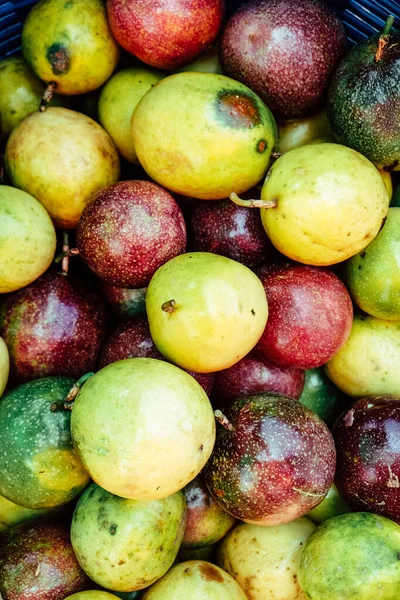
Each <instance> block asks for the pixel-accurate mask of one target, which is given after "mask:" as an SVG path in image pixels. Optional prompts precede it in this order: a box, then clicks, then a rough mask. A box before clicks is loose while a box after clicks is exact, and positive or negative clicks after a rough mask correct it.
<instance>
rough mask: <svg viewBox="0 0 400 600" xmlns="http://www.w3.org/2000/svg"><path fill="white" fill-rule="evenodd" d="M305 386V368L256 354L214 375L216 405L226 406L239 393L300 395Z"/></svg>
mask: <svg viewBox="0 0 400 600" xmlns="http://www.w3.org/2000/svg"><path fill="white" fill-rule="evenodd" d="M303 387H304V371H302V370H300V369H282V368H281V367H277V366H276V365H271V364H268V363H267V362H264V361H263V360H261V359H260V358H258V357H257V356H252V355H248V356H245V357H244V358H242V360H240V361H239V362H238V363H236V364H235V365H233V366H232V367H229V369H224V370H223V371H219V372H218V373H216V375H215V383H214V391H213V399H215V400H213V404H214V406H224V405H226V404H228V403H229V401H231V400H234V399H235V398H238V397H239V396H248V395H250V394H258V393H263V392H275V393H277V394H284V395H285V396H290V397H291V398H296V399H298V398H300V396H301V392H302V391H303Z"/></svg>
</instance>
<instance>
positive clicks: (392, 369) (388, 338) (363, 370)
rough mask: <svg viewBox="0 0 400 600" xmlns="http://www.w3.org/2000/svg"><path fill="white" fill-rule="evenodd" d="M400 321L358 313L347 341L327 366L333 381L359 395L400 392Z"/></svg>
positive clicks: (342, 388) (350, 394)
mask: <svg viewBox="0 0 400 600" xmlns="http://www.w3.org/2000/svg"><path fill="white" fill-rule="evenodd" d="M399 365H400V321H384V320H382V319H376V318H375V317H370V316H366V315H356V316H355V317H354V322H353V327H352V330H351V333H350V337H349V339H348V340H347V342H346V344H345V345H344V346H343V347H342V348H341V349H340V350H339V352H337V353H336V354H335V356H334V357H333V358H331V360H330V361H329V362H328V363H327V364H326V365H325V371H326V374H327V375H328V377H329V378H330V379H331V380H332V381H333V383H334V384H335V385H336V386H337V387H338V388H339V389H340V390H342V391H343V392H344V393H345V394H348V395H349V396H353V397H355V398H363V397H364V396H375V395H383V394H395V395H399V394H400V369H399Z"/></svg>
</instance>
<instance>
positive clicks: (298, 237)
mask: <svg viewBox="0 0 400 600" xmlns="http://www.w3.org/2000/svg"><path fill="white" fill-rule="evenodd" d="M261 198H262V199H263V200H265V201H267V202H268V201H274V202H275V203H276V206H275V208H262V209H261V219H262V222H263V225H264V227H265V230H266V232H267V234H268V236H269V238H270V239H271V241H272V243H273V244H274V245H275V246H276V247H277V249H278V250H279V251H280V252H282V253H283V254H285V255H286V256H288V257H289V258H292V259H293V260H297V261H299V262H302V263H305V264H308V265H315V266H327V265H332V264H335V263H338V262H342V261H343V260H345V259H347V258H350V256H354V254H357V252H360V250H363V249H364V248H365V247H366V246H367V245H368V244H369V243H370V242H371V241H372V240H373V239H374V237H375V236H376V235H377V234H378V232H379V230H380V228H381V226H382V223H383V219H384V218H385V216H386V214H387V211H388V208H389V196H388V193H387V190H386V187H385V185H384V182H383V180H382V177H381V176H380V174H379V171H378V170H377V169H376V167H374V165H373V164H372V163H371V162H370V161H369V160H368V159H366V158H365V157H364V156H362V155H361V154H359V153H358V152H356V151H355V150H352V149H351V148H346V147H345V146H341V145H340V144H326V143H325V144H309V145H305V146H301V147H300V148H295V149H294V150H290V151H289V152H287V154H284V155H283V156H281V157H280V158H278V160H277V161H276V162H275V163H274V164H273V165H272V167H271V169H270V170H269V172H268V175H267V177H266V179H265V182H264V186H263V188H262V191H261Z"/></svg>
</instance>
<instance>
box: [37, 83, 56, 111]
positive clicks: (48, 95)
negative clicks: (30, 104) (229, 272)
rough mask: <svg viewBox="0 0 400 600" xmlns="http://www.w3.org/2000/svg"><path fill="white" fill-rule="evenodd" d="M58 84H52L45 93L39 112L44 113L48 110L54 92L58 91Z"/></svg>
mask: <svg viewBox="0 0 400 600" xmlns="http://www.w3.org/2000/svg"><path fill="white" fill-rule="evenodd" d="M56 85H57V84H56V83H54V82H50V83H49V85H48V86H47V88H46V89H45V91H44V94H43V97H42V99H41V101H40V106H39V111H40V112H44V111H45V110H46V108H47V105H48V103H49V102H50V100H51V99H52V97H53V94H54V91H55V89H56Z"/></svg>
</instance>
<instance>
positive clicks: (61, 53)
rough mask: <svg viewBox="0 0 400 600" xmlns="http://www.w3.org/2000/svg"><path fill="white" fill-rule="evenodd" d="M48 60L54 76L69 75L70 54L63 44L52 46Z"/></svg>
mask: <svg viewBox="0 0 400 600" xmlns="http://www.w3.org/2000/svg"><path fill="white" fill-rule="evenodd" d="M46 56H47V60H48V61H49V63H50V65H51V70H52V71H53V73H54V75H60V74H61V73H67V71H68V69H69V66H70V64H69V61H70V58H69V54H68V51H67V49H66V48H64V46H62V45H61V44H52V45H51V46H50V48H49V49H48V50H47V55H46Z"/></svg>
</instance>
